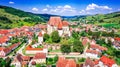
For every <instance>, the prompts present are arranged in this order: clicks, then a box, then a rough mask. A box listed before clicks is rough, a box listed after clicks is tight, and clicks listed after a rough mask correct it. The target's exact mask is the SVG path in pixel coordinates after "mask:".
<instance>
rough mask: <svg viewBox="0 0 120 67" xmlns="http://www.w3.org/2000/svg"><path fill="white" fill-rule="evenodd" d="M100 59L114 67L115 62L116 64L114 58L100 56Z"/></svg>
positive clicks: (109, 66)
mask: <svg viewBox="0 0 120 67" xmlns="http://www.w3.org/2000/svg"><path fill="white" fill-rule="evenodd" d="M100 61H102V62H103V63H104V64H105V65H107V66H108V67H112V65H113V64H115V61H114V60H112V59H109V58H108V57H106V56H102V57H101V58H100Z"/></svg>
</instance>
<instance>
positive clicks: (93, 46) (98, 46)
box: [90, 44, 107, 51]
mask: <svg viewBox="0 0 120 67" xmlns="http://www.w3.org/2000/svg"><path fill="white" fill-rule="evenodd" d="M90 48H93V49H99V50H102V51H104V50H107V48H106V47H102V46H100V45H97V44H95V45H93V44H92V45H90Z"/></svg>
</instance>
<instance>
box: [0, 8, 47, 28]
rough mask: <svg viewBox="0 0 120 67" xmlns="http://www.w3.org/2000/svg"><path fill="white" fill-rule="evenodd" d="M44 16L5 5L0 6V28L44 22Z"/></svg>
mask: <svg viewBox="0 0 120 67" xmlns="http://www.w3.org/2000/svg"><path fill="white" fill-rule="evenodd" d="M44 22H46V21H45V18H43V17H41V16H37V15H35V14H32V13H28V12H24V11H22V10H19V9H15V8H12V7H7V6H0V28H14V27H20V26H23V25H28V26H31V25H35V24H38V23H44Z"/></svg>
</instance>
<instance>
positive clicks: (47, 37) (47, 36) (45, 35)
mask: <svg viewBox="0 0 120 67" xmlns="http://www.w3.org/2000/svg"><path fill="white" fill-rule="evenodd" d="M49 38H50V36H49V35H48V34H46V33H45V34H44V36H43V40H44V41H47V40H48V39H49Z"/></svg>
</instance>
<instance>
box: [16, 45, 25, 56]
mask: <svg viewBox="0 0 120 67" xmlns="http://www.w3.org/2000/svg"><path fill="white" fill-rule="evenodd" d="M25 46H27V45H26V43H25V44H24V45H23V46H22V47H21V48H20V49H19V50H18V51H17V52H16V53H20V54H22V55H24V54H23V53H22V50H23V49H24V48H25Z"/></svg>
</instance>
